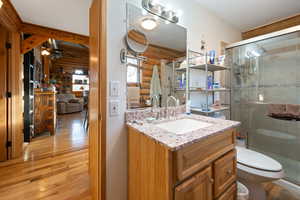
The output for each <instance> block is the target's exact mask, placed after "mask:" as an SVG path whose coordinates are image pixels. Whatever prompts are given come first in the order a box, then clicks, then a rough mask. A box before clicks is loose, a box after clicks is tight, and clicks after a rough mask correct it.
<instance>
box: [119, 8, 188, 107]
mask: <svg viewBox="0 0 300 200" xmlns="http://www.w3.org/2000/svg"><path fill="white" fill-rule="evenodd" d="M186 41H187V31H186V29H185V28H184V27H182V26H180V25H177V24H174V23H169V22H167V21H165V20H163V19H160V18H159V17H157V16H154V15H152V14H150V13H147V11H145V10H144V9H143V8H142V7H141V6H140V7H138V6H135V5H133V4H131V3H127V35H126V36H125V42H126V44H127V59H126V67H127V105H128V108H129V109H134V108H145V107H152V106H154V107H165V106H166V105H167V99H168V97H169V96H173V97H175V98H176V99H177V104H178V103H179V104H180V105H182V104H185V102H186V85H187V84H186V82H187V64H186V52H187V45H186V44H187V42H186ZM174 104H175V101H174V100H173V101H169V105H170V106H173V105H174Z"/></svg>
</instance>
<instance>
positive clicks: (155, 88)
mask: <svg viewBox="0 0 300 200" xmlns="http://www.w3.org/2000/svg"><path fill="white" fill-rule="evenodd" d="M159 95H161V87H160V79H159V74H158V69H157V65H154V66H153V72H152V79H151V83H150V97H151V98H153V97H155V96H157V97H159Z"/></svg>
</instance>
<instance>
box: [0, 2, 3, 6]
mask: <svg viewBox="0 0 300 200" xmlns="http://www.w3.org/2000/svg"><path fill="white" fill-rule="evenodd" d="M2 6H3V2H2V1H1V0H0V8H1V7H2Z"/></svg>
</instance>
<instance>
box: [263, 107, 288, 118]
mask: <svg viewBox="0 0 300 200" xmlns="http://www.w3.org/2000/svg"><path fill="white" fill-rule="evenodd" d="M267 109H268V115H269V116H278V117H279V116H284V115H285V114H286V105H285V104H268V108H267Z"/></svg>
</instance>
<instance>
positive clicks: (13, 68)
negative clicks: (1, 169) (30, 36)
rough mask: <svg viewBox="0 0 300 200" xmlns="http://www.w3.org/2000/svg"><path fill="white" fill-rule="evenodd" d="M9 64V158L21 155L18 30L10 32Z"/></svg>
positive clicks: (21, 90)
mask: <svg viewBox="0 0 300 200" xmlns="http://www.w3.org/2000/svg"><path fill="white" fill-rule="evenodd" d="M10 43H11V50H10V58H9V60H10V65H9V85H8V86H9V91H11V93H12V98H11V99H10V103H9V109H10V111H11V117H10V124H9V130H10V132H11V141H12V147H11V149H10V158H11V159H15V158H19V157H21V156H22V155H23V141H24V135H23V110H24V107H23V96H22V95H23V81H22V77H23V63H22V59H21V35H20V33H18V32H11V33H10Z"/></svg>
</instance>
